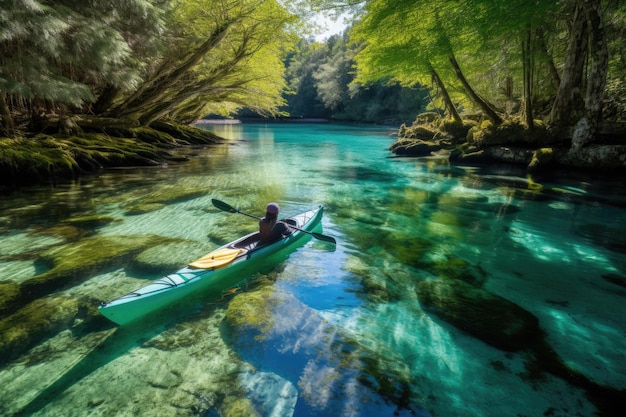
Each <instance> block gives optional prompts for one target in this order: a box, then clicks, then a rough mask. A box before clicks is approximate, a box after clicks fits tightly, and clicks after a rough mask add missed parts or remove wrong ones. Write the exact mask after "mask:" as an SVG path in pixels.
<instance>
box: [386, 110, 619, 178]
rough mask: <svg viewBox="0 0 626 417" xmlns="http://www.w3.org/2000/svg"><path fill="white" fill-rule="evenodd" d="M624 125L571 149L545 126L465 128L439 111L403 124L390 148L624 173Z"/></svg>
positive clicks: (470, 124)
mask: <svg viewBox="0 0 626 417" xmlns="http://www.w3.org/2000/svg"><path fill="white" fill-rule="evenodd" d="M624 137H626V126H625V125H616V126H603V130H601V132H600V133H599V134H598V137H597V140H596V142H595V143H591V144H585V145H584V146H573V145H572V139H571V138H567V137H562V136H559V135H557V134H555V133H554V132H552V131H551V130H550V128H549V127H548V126H546V125H544V124H542V123H541V122H537V123H536V125H535V126H533V128H532V129H529V128H527V127H526V126H525V125H524V124H522V123H520V122H518V121H515V120H509V121H505V122H504V123H502V124H501V125H499V126H494V125H493V124H491V123H490V122H488V121H482V122H481V121H480V120H478V119H471V118H468V119H465V120H464V121H463V123H462V124H460V123H454V122H452V121H448V120H444V119H441V118H440V116H439V115H438V114H436V113H425V114H422V115H420V116H418V117H417V119H416V121H415V122H414V123H413V124H412V125H411V126H409V127H407V126H404V125H403V126H402V127H401V128H400V129H399V131H398V139H397V140H396V142H394V143H393V144H392V145H391V147H390V148H389V150H390V151H391V152H393V153H394V154H396V155H399V156H415V157H423V156H431V155H433V154H436V155H437V156H439V157H445V158H448V159H449V160H450V161H451V162H453V163H463V164H490V163H494V162H500V163H507V164H513V165H518V166H523V167H525V168H526V170H527V171H528V172H536V171H540V170H544V171H545V170H550V169H555V168H557V169H558V168H568V169H576V170H582V171H584V170H594V171H602V172H624V171H625V170H626V142H624Z"/></svg>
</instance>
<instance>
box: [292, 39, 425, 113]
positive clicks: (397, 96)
mask: <svg viewBox="0 0 626 417" xmlns="http://www.w3.org/2000/svg"><path fill="white" fill-rule="evenodd" d="M355 53H356V50H355V48H354V47H353V46H350V45H349V44H348V41H347V38H346V37H342V36H333V37H331V38H330V39H329V40H328V41H327V42H325V43H323V44H320V43H308V42H302V43H301V44H300V45H299V48H298V51H297V52H296V53H295V54H293V56H291V58H290V60H289V62H288V69H287V81H288V83H289V86H290V88H291V91H292V92H293V93H294V94H292V95H290V96H288V97H287V100H288V104H289V106H288V108H287V109H288V112H289V114H290V115H291V116H292V117H321V118H329V119H334V120H356V121H365V122H377V123H381V122H387V123H403V122H408V121H411V120H413V119H414V118H415V116H416V114H417V113H418V112H420V111H421V110H423V106H424V104H423V103H424V101H423V100H424V92H423V91H422V90H421V89H419V88H417V87H413V86H411V88H409V87H402V86H400V85H399V84H397V83H394V82H391V83H389V82H385V81H381V82H376V83H372V84H370V85H367V86H365V85H360V84H358V83H354V82H353V81H354V71H353V67H354V60H353V57H354V55H355Z"/></svg>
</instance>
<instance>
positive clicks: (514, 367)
mask: <svg viewBox="0 0 626 417" xmlns="http://www.w3.org/2000/svg"><path fill="white" fill-rule="evenodd" d="M203 127H204V128H207V129H209V130H212V131H214V132H215V133H217V134H218V135H221V136H222V137H224V138H226V139H227V140H226V141H225V143H223V144H220V145H215V146H208V147H195V148H188V149H184V150H181V151H180V152H181V154H182V156H184V157H185V158H187V159H188V162H184V163H176V164H171V165H169V166H161V167H150V168H133V169H117V170H106V171H101V172H99V173H98V174H95V175H90V176H86V177H83V178H81V179H80V180H77V181H73V182H67V183H61V184H56V185H55V186H37V187H27V188H21V189H17V190H15V189H12V190H4V191H3V193H2V195H0V238H1V239H0V285H3V286H2V288H3V290H4V291H5V293H6V292H8V291H12V290H14V289H15V288H22V291H24V289H25V288H27V289H37V291H38V292H37V293H36V294H35V293H34V292H31V293H29V294H26V295H24V294H22V295H23V297H22V298H17V299H20V300H25V301H23V302H22V304H20V305H18V306H15V305H13V306H8V304H7V305H4V306H2V309H0V311H5V313H4V314H3V315H2V316H0V328H1V329H2V332H1V335H0V348H2V349H5V350H3V351H4V352H8V353H6V355H5V357H6V358H8V359H5V360H4V361H3V362H2V364H1V367H0V385H1V386H2V387H3V389H2V392H1V393H0V415H3V416H4V415H6V416H12V415H16V416H18V415H22V416H24V415H28V416H64V417H66V416H151V417H152V416H174V415H176V416H211V417H216V416H223V417H230V416H255V415H258V416H263V417H266V416H267V417H269V416H272V417H278V416H307V417H308V416H355V417H356V416H383V415H399V416H414V415H419V416H511V417H514V416H544V415H550V416H557V417H559V416H591V415H593V414H594V412H596V411H597V404H595V403H594V402H593V401H592V400H591V399H590V397H589V395H588V392H586V390H585V389H584V388H581V387H580V386H577V385H573V384H572V382H571V381H569V380H567V379H566V378H562V377H559V376H558V375H555V374H554V372H549V370H548V369H544V368H541V367H539V368H537V366H534V367H533V364H534V365H536V363H533V362H532V361H531V360H530V359H529V357H530V356H532V354H533V353H532V351H531V350H532V349H530V348H529V347H527V346H521V345H520V346H513V347H509V348H507V349H503V348H502V347H498V346H494V345H493V343H489V342H488V341H486V340H485V338H481V337H477V335H476V334H475V333H474V332H472V331H471V330H470V329H467V328H465V329H463V328H460V327H459V326H457V325H455V324H454V323H453V322H451V321H450V320H447V319H446V318H445V315H441V314H440V312H438V311H437V310H436V309H432V308H431V309H429V308H425V305H424V304H423V303H422V302H420V299H421V298H420V291H423V290H424V288H425V287H424V284H422V283H424V282H429V281H432V280H435V281H437V280H439V281H437V282H444V281H445V282H458V281H459V280H462V281H463V282H464V284H463V285H471V286H472V287H471V288H479V289H480V291H481V294H490V296H492V297H497V299H498V300H504V301H503V302H505V303H506V305H511V306H516V307H520V308H521V309H523V310H525V311H526V312H528V313H530V314H531V315H532V316H534V317H535V318H536V320H537V323H538V326H539V329H540V330H541V332H542V334H544V335H545V336H544V339H543V341H544V342H545V343H546V344H547V345H548V346H549V347H550V349H552V350H553V351H554V352H555V354H556V356H557V357H558V358H560V359H561V360H562V362H563V363H564V364H565V365H566V366H567V367H569V369H572V370H575V371H576V372H578V373H580V374H582V375H584V377H585V378H587V379H589V380H590V381H593V383H595V384H597V385H598V386H601V387H606V388H609V389H615V390H624V389H626V349H624V348H625V345H624V340H626V339H625V336H626V321H625V320H624V313H625V307H624V306H625V300H626V288H625V283H626V273H625V271H626V216H625V215H624V209H625V208H626V186H625V185H624V183H623V182H621V181H620V180H619V179H612V178H610V177H596V176H593V175H591V174H585V175H581V174H580V173H577V174H571V173H569V174H565V173H559V174H556V173H553V174H550V175H543V176H534V177H531V176H529V175H526V174H525V173H524V172H523V170H518V169H516V168H515V167H504V166H492V167H476V166H461V165H450V164H449V163H448V162H447V161H446V160H445V159H441V158H437V157H436V156H433V157H429V158H420V159H411V158H398V157H393V155H392V154H391V153H390V152H389V151H388V150H387V149H388V147H389V145H390V144H391V143H392V141H393V138H392V137H391V134H392V133H393V130H392V128H389V127H384V126H382V127H372V126H349V125H335V124H306V123H301V124H278V123H277V124H245V123H244V124H228V125H204V126H203ZM213 198H216V199H219V200H222V201H225V202H227V203H228V204H230V205H232V206H234V207H236V208H238V209H240V210H242V211H244V212H248V213H252V214H254V215H258V216H262V215H263V212H264V208H265V205H266V204H267V203H269V202H276V203H278V204H279V205H280V207H281V215H284V216H289V215H291V214H297V213H299V212H302V211H304V210H308V209H310V208H313V207H317V206H318V205H323V206H324V209H325V214H324V218H323V220H322V233H323V234H325V235H329V236H333V237H334V238H335V239H336V240H337V245H331V244H329V243H327V242H323V241H320V240H317V239H314V238H309V239H308V240H307V241H306V242H303V244H302V245H300V246H299V247H297V248H294V249H293V250H292V251H290V252H289V253H286V254H285V255H284V256H283V257H282V258H281V259H278V260H277V261H276V262H274V263H273V264H266V265H261V266H260V267H259V269H258V270H257V271H254V272H252V273H250V274H247V275H245V276H241V277H239V278H240V280H238V282H237V283H235V284H234V285H228V286H227V287H225V288H222V289H221V290H220V291H221V292H220V293H219V294H217V295H215V294H196V295H195V296H194V297H193V298H191V299H189V300H185V301H183V302H180V303H177V305H175V306H172V307H170V308H168V309H166V310H164V311H160V312H157V313H156V314H154V315H151V316H149V317H146V318H145V319H142V320H140V321H139V322H137V323H135V324H133V325H130V326H124V327H118V326H115V325H113V324H112V323H107V322H106V321H105V320H104V319H102V320H99V319H98V318H97V312H95V313H94V311H95V310H94V309H95V308H96V307H97V305H98V303H99V302H100V301H108V300H111V299H113V298H115V297H117V296H120V295H123V294H125V293H127V292H129V291H132V290H133V289H135V288H138V287H140V286H142V285H145V284H146V283H147V282H149V280H152V279H156V278H159V277H160V276H163V275H166V274H169V273H171V272H173V271H175V270H176V269H178V268H181V267H183V266H185V265H186V264H187V263H189V262H192V261H193V260H195V259H197V258H199V257H201V256H202V255H204V254H205V253H207V252H209V251H211V250H213V249H215V248H217V247H219V246H221V245H223V244H225V243H227V242H229V241H231V240H234V239H235V238H237V237H239V236H242V235H243V234H247V233H250V232H252V231H254V230H255V229H256V228H257V223H256V221H255V220H254V219H250V218H249V217H246V216H242V215H238V214H229V213H225V212H223V211H220V210H218V209H216V208H215V207H213V205H212V204H211V199H213ZM112 253H113V254H114V255H111V254H112ZM72 262H74V263H72ZM42 277H45V278H50V279H52V278H54V279H55V280H54V285H53V284H50V285H47V286H44V285H40V281H41V280H42V279H43V278H42ZM37 280H39V281H37ZM446 280H447V281H446ZM33 283H37V285H35V284H33ZM420 284H422V285H420ZM42 288H43V289H44V290H42ZM33 291H34V290H33ZM487 314H495V313H487ZM486 319H487V318H486V317H485V320H486ZM478 321H480V320H478ZM500 330H501V329H494V332H496V331H500ZM605 411H606V410H605Z"/></svg>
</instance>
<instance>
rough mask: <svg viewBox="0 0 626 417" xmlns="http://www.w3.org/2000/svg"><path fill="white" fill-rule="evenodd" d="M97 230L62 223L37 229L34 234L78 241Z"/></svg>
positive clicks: (67, 240) (66, 240)
mask: <svg viewBox="0 0 626 417" xmlns="http://www.w3.org/2000/svg"><path fill="white" fill-rule="evenodd" d="M96 233H97V232H95V231H93V230H87V229H84V228H82V227H77V226H76V225H69V224H60V225H56V226H53V227H47V228H38V229H35V230H34V231H33V232H32V234H33V235H37V236H51V237H58V238H60V239H62V240H63V241H65V242H72V241H77V240H80V239H84V238H87V237H89V236H93V235H95V234H96Z"/></svg>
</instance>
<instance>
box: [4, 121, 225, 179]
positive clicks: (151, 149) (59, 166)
mask: <svg viewBox="0 0 626 417" xmlns="http://www.w3.org/2000/svg"><path fill="white" fill-rule="evenodd" d="M221 141H222V139H221V138H219V137H217V136H215V135H214V134H212V133H210V132H208V131H206V130H203V129H199V128H196V127H192V126H186V125H181V124H177V123H173V122H156V123H152V124H151V125H150V126H139V125H136V124H134V123H132V122H124V121H119V120H115V119H102V118H89V117H79V118H73V119H71V120H69V119H68V120H64V121H58V122H57V123H56V124H52V125H50V126H49V127H46V128H44V129H43V130H42V131H41V132H39V133H32V134H24V135H21V136H20V135H18V136H15V137H13V138H0V185H16V184H36V183H42V182H47V181H56V180H62V179H72V178H76V177H78V176H80V175H83V174H86V173H90V172H95V171H98V170H101V169H103V168H113V167H130V166H154V165H162V164H166V163H171V162H181V161H184V158H177V157H175V156H174V154H173V151H174V150H175V149H178V148H181V147H186V146H187V147H189V146H207V145H214V144H217V143H220V142H221Z"/></svg>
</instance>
